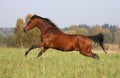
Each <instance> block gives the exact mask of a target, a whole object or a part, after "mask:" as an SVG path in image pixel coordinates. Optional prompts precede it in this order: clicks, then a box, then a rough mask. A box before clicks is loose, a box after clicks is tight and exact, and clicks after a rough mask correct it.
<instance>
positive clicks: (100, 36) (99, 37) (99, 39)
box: [88, 33, 107, 53]
mask: <svg viewBox="0 0 120 78" xmlns="http://www.w3.org/2000/svg"><path fill="white" fill-rule="evenodd" d="M88 38H89V39H91V40H93V41H94V42H95V43H99V44H100V46H101V48H102V49H103V51H104V52H105V53H107V52H106V51H105V48H104V46H103V42H104V35H103V34H102V33H100V34H97V35H93V36H88Z"/></svg>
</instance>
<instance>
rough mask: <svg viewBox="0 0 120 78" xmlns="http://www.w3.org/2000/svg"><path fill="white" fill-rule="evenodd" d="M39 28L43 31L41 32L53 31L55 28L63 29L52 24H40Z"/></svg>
mask: <svg viewBox="0 0 120 78" xmlns="http://www.w3.org/2000/svg"><path fill="white" fill-rule="evenodd" d="M38 28H39V29H40V31H41V34H45V33H47V32H52V31H54V30H57V31H61V30H60V29H58V28H56V27H53V26H50V25H39V26H38Z"/></svg>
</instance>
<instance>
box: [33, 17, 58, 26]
mask: <svg viewBox="0 0 120 78" xmlns="http://www.w3.org/2000/svg"><path fill="white" fill-rule="evenodd" d="M34 18H40V19H42V20H44V21H46V22H47V23H49V24H50V25H52V26H54V27H57V26H56V25H55V24H54V23H53V22H52V21H51V20H50V19H48V18H43V17H41V16H38V15H33V16H32V17H31V19H34Z"/></svg>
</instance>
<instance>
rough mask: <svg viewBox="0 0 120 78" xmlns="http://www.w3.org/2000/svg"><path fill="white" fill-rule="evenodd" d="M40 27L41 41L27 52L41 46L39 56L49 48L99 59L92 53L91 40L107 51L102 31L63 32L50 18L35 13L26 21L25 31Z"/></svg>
mask: <svg viewBox="0 0 120 78" xmlns="http://www.w3.org/2000/svg"><path fill="white" fill-rule="evenodd" d="M35 27H37V28H39V29H40V31H41V43H39V44H38V45H32V46H31V47H30V48H29V49H28V50H27V51H26V52H25V57H26V56H27V54H28V53H29V52H30V51H31V50H32V49H34V48H41V47H42V49H41V51H40V52H39V54H38V56H37V57H39V56H41V55H42V54H43V53H45V51H46V50H48V49H49V48H53V49H57V50H61V51H73V50H75V51H79V52H80V54H82V55H84V56H87V57H92V58H95V59H99V56H98V55H97V54H95V53H92V45H91V41H90V39H91V40H93V41H94V42H96V43H98V44H99V45H100V46H101V48H102V49H103V51H104V52H105V53H106V51H105V49H104V47H103V41H104V36H103V34H102V33H100V34H98V35H93V36H84V35H69V34H65V33H63V32H62V31H61V30H60V29H59V28H58V27H57V26H56V25H55V24H54V23H53V22H52V21H51V20H50V19H48V18H43V17H41V16H37V15H33V16H32V17H31V18H30V19H29V21H28V22H27V23H26V25H25V27H24V29H23V31H24V32H25V33H26V32H27V31H29V30H31V29H33V28H35Z"/></svg>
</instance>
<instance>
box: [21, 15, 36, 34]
mask: <svg viewBox="0 0 120 78" xmlns="http://www.w3.org/2000/svg"><path fill="white" fill-rule="evenodd" d="M36 16H37V15H33V16H32V17H31V18H30V19H29V21H28V22H27V23H26V24H25V26H24V29H23V31H24V32H25V33H26V32H27V31H29V30H31V29H33V28H35V27H36V26H37V19H36Z"/></svg>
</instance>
